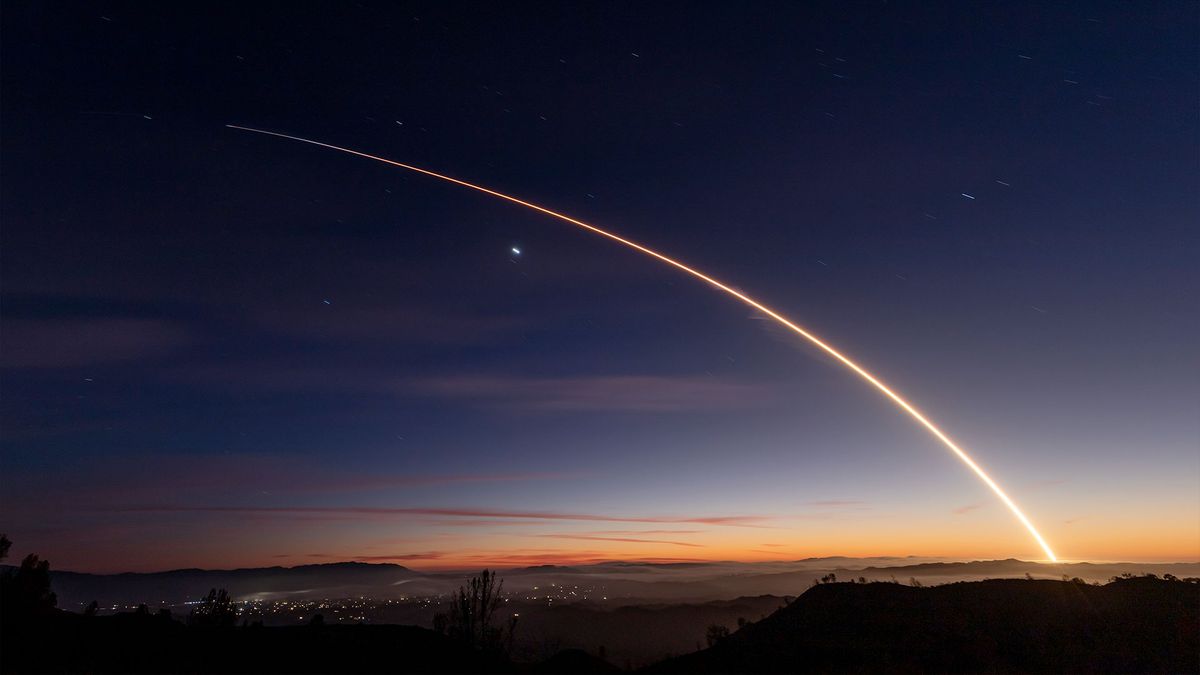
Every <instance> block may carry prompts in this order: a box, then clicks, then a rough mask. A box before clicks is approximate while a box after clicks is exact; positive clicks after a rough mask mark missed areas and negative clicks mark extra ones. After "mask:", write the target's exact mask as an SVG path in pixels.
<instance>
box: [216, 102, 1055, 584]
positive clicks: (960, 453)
mask: <svg viewBox="0 0 1200 675" xmlns="http://www.w3.org/2000/svg"><path fill="white" fill-rule="evenodd" d="M226 126H227V127H229V128H231V129H239V130H242V131H250V132H253V133H258V134H264V135H267V136H275V137H278V138H286V139H288V140H293V141H299V142H301V143H308V144H310V145H316V146H319V147H322V148H327V149H330V150H336V151H338V152H344V153H347V154H350V155H355V156H358V157H363V158H366V159H370V160H374V161H377V162H382V163H384V164H389V165H392V166H396V167H400V168H402V169H407V170H409V171H413V172H416V173H420V174H424V175H426V176H430V177H433V178H437V179H439V180H442V181H446V182H449V183H453V184H455V185H460V186H462V187H466V188H470V189H472V190H475V191H478V192H482V193H484V194H488V195H491V196H493V197H498V198H500V199H503V200H505V201H508V202H512V203H514V204H517V205H519V206H524V207H525V208H528V209H532V210H534V211H538V212H540V213H543V214H546V215H548V216H552V217H554V218H557V219H559V220H562V221H564V222H567V223H570V224H572V225H575V226H577V227H581V228H583V229H585V230H588V231H590V232H592V233H594V234H598V235H600V236H602V237H605V238H607V239H610V240H612V241H615V242H617V243H619V244H622V245H623V246H626V247H628V248H631V249H634V250H636V251H638V252H640V253H643V254H645V255H648V256H650V257H652V258H655V259H657V260H659V261H660V262H663V263H666V264H667V265H670V266H671V267H674V268H676V269H678V270H681V271H683V272H686V273H687V274H689V275H691V276H693V277H695V278H697V279H700V280H701V281H703V282H705V283H707V284H709V285H710V286H712V287H714V288H716V289H717V290H719V291H722V292H723V293H725V294H727V295H730V296H732V297H734V298H736V299H737V300H739V301H741V302H742V303H743V304H745V305H748V306H750V307H753V308H754V309H756V310H758V311H760V312H762V313H763V314H766V315H767V316H769V317H771V318H772V319H774V320H775V321H776V322H778V323H779V324H780V325H782V326H784V327H786V328H788V329H789V330H791V331H793V332H794V333H796V334H797V335H800V336H801V337H803V338H804V339H806V340H808V341H809V342H810V343H812V344H813V345H815V346H817V347H819V348H820V349H821V350H823V351H824V352H825V353H827V354H828V355H830V356H832V357H833V358H834V359H836V360H837V361H839V362H840V363H841V364H842V365H844V366H846V367H847V368H849V369H850V370H852V371H853V372H854V373H855V374H857V375H858V376H859V377H861V378H862V379H864V380H866V381H867V382H868V383H870V384H871V385H872V386H873V387H875V388H876V389H877V390H878V391H879V392H881V393H882V394H883V395H884V396H886V397H887V398H888V399H890V400H891V401H892V402H893V403H894V404H895V405H896V406H897V407H899V408H900V409H901V410H903V411H905V412H906V413H908V414H909V416H911V417H912V418H913V419H914V420H916V421H917V422H918V423H920V424H921V426H923V427H925V429H926V430H927V431H928V432H929V433H931V434H932V435H933V436H934V437H935V438H937V439H938V440H939V441H941V443H942V444H943V445H945V446H946V447H947V448H949V449H950V450H951V451H952V452H953V453H954V454H955V456H957V457H958V458H959V459H960V460H961V461H962V462H963V463H964V464H966V465H967V467H968V468H970V469H971V471H972V472H974V473H975V475H976V476H977V477H978V478H979V479H980V480H981V481H983V483H984V484H985V485H987V486H988V487H989V488H990V489H991V490H992V492H993V493H994V494H995V495H996V496H997V497H998V498H999V499H1000V501H1001V502H1003V503H1004V505H1005V506H1006V507H1008V510H1009V511H1011V512H1012V514H1013V516H1015V517H1016V519H1017V520H1018V521H1019V522H1020V523H1021V524H1022V525H1024V526H1025V529H1026V530H1028V532H1029V534H1030V535H1031V536H1032V537H1033V539H1034V540H1035V541H1036V542H1037V544H1038V545H1039V546H1040V547H1041V549H1042V551H1044V552H1045V554H1046V556H1047V558H1048V559H1049V560H1050V561H1057V560H1058V558H1057V557H1056V556H1055V554H1054V552H1053V551H1052V550H1051V549H1050V545H1049V544H1048V543H1047V542H1046V540H1045V539H1044V538H1043V537H1042V535H1041V534H1040V533H1039V532H1038V530H1037V528H1036V527H1034V525H1033V523H1032V522H1031V521H1030V520H1029V518H1028V517H1026V516H1025V514H1024V512H1022V511H1021V509H1020V507H1018V506H1017V504H1016V502H1014V501H1013V500H1012V499H1011V498H1010V497H1009V496H1008V494H1006V493H1005V492H1004V490H1003V489H1001V487H1000V486H999V485H998V484H997V483H996V482H995V481H994V480H992V478H991V477H990V476H988V474H987V473H986V472H985V471H984V470H983V468H982V467H980V466H979V465H978V464H977V463H976V462H975V461H974V460H973V459H971V457H970V456H968V455H967V453H966V451H964V450H963V449H962V448H960V447H959V446H958V445H957V444H956V443H954V441H952V440H951V439H950V438H949V437H948V436H947V435H946V434H945V433H944V432H942V430H941V429H939V428H938V427H937V426H935V425H934V424H933V422H931V421H930V420H929V419H928V418H926V417H925V415H923V414H922V413H921V412H920V411H918V410H917V409H916V407H914V406H913V405H912V404H910V403H909V402H908V401H906V400H904V399H903V398H901V397H900V395H899V394H897V393H895V392H894V391H893V390H892V389H890V388H889V387H888V386H886V385H885V384H884V383H883V382H882V381H880V380H879V379H878V378H876V377H875V376H873V375H872V374H871V373H869V372H867V371H866V370H865V369H863V368H862V367H861V366H859V365H858V364H857V363H855V362H854V361H852V360H850V359H849V358H848V357H846V356H844V355H843V354H842V353H841V352H839V351H837V350H836V349H834V348H833V347H832V346H830V345H829V344H826V343H825V342H824V341H822V340H821V339H819V338H817V337H816V336H815V335H813V334H812V333H810V332H808V331H807V330H805V329H804V328H801V327H800V326H799V325H797V324H795V323H793V322H792V321H791V320H789V319H787V318H786V317H784V316H783V315H781V314H779V313H778V312H776V311H775V310H773V309H771V308H770V307H767V306H766V305H764V304H762V303H761V302H759V301H757V300H755V299H753V298H751V297H750V296H748V295H745V294H744V293H742V292H740V291H737V290H735V289H734V288H732V287H730V286H727V285H726V284H724V283H722V282H720V281H718V280H716V279H714V278H713V277H710V276H708V275H706V274H704V273H703V272H700V271H698V270H695V269H693V268H691V267H688V266H687V265H685V264H683V263H681V262H679V261H677V260H675V259H673V258H670V257H668V256H666V255H663V254H662V253H659V252H657V251H655V250H653V249H650V248H647V247H645V246H642V245H641V244H638V243H637V242H634V241H631V240H629V239H625V238H623V237H621V236H618V235H616V234H613V233H611V232H608V231H606V230H603V229H601V228H599V227H596V226H594V225H590V224H588V223H585V222H583V221H581V220H577V219H575V218H572V217H570V216H567V215H564V214H561V213H558V212H556V211H552V210H550V209H548V208H546V207H543V206H538V205H537V204H533V203H531V202H527V201H524V200H522V199H518V198H516V197H512V196H510V195H506V194H504V193H501V192H497V191H495V190H491V189H488V188H485V187H482V186H479V185H475V184H473V183H468V182H466V181H463V180H459V179H457V178H453V177H450V176H446V175H443V174H440V173H436V172H433V171H430V170H428V169H422V168H420V167H416V166H412V165H409V164H402V163H400V162H397V161H394V160H390V159H386V158H383V157H378V156H375V155H370V154H367V153H364V152H359V151H357V150H350V149H348V148H343V147H339V146H336V145H330V144H328V143H321V142H319V141H313V140H309V139H307V138H300V137H298V136H289V135H287V134H281V133H276V132H273V131H264V130H261V129H253V128H250V127H243V126H237V125H234V124H227V125H226Z"/></svg>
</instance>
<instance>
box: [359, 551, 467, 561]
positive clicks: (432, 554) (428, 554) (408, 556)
mask: <svg viewBox="0 0 1200 675" xmlns="http://www.w3.org/2000/svg"><path fill="white" fill-rule="evenodd" d="M445 556H446V554H445V553H443V552H442V551H425V552H424V553H395V554H393V555H356V556H349V558H348V560H356V561H363V562H388V561H391V560H437V559H439V558H444V557H445Z"/></svg>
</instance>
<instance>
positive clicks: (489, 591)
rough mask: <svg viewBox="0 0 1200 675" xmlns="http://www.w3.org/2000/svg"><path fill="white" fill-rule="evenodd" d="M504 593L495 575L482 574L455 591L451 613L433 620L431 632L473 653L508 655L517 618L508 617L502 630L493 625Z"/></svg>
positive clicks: (500, 627)
mask: <svg viewBox="0 0 1200 675" xmlns="http://www.w3.org/2000/svg"><path fill="white" fill-rule="evenodd" d="M503 589H504V581H503V580H499V581H498V580H497V579H496V573H495V572H491V571H488V570H484V571H483V572H481V573H480V574H479V576H476V577H472V578H471V579H470V581H468V582H467V585H466V586H460V587H459V588H458V592H457V593H455V594H454V595H453V596H452V597H451V599H450V612H449V613H447V614H439V615H437V616H435V617H434V619H433V625H434V628H435V629H437V630H439V631H441V632H443V633H445V634H446V635H449V636H450V637H451V638H454V639H455V640H458V641H460V642H462V643H464V644H466V645H468V646H470V647H471V648H473V649H478V650H480V651H487V652H494V653H502V654H508V653H509V652H510V651H511V650H512V638H513V631H514V630H515V629H516V625H517V618H516V617H515V616H513V617H510V618H509V620H508V621H507V622H506V623H505V625H504V626H496V625H493V619H494V616H495V614H496V610H497V609H498V608H499V606H500V604H501V603H502V602H503V598H501V597H500V594H501V591H502V590H503Z"/></svg>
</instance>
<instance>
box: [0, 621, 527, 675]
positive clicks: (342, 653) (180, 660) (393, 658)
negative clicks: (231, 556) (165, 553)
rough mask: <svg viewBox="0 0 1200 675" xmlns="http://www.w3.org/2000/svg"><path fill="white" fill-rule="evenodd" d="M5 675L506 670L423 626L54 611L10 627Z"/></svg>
mask: <svg viewBox="0 0 1200 675" xmlns="http://www.w3.org/2000/svg"><path fill="white" fill-rule="evenodd" d="M3 641H4V648H3V650H2V652H0V670H2V671H3V672H6V673H14V672H15V673H26V672H48V673H50V672H58V673H62V672H90V673H164V672H171V673H480V672H508V671H510V670H511V667H510V666H509V665H508V664H507V662H504V661H500V660H496V659H489V658H486V657H484V656H482V655H480V654H478V653H476V652H473V651H471V650H469V649H466V648H465V647H463V646H462V645H460V644H458V643H456V642H454V641H452V640H450V639H449V638H447V637H446V636H444V635H441V634H440V633H435V632H433V631H430V630H426V629H424V628H417V627H415V626H362V625H359V626H289V627H272V628H263V627H250V628H244V627H242V628H228V629H197V628H194V627H188V626H185V625H183V624H182V623H179V622H177V621H172V620H170V619H169V618H166V617H160V616H154V615H150V614H145V615H141V614H131V613H126V614H117V615H113V616H93V617H89V616H82V615H78V614H70V613H66V612H55V613H53V614H51V615H49V616H46V617H42V618H39V619H36V620H26V621H22V622H19V623H10V624H7V625H5V626H4V635H3Z"/></svg>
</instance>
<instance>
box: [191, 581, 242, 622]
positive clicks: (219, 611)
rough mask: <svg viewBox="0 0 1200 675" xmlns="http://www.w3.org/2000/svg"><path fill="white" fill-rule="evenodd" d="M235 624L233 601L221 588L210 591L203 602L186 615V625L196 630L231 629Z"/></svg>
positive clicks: (235, 614)
mask: <svg viewBox="0 0 1200 675" xmlns="http://www.w3.org/2000/svg"><path fill="white" fill-rule="evenodd" d="M236 623H237V612H236V611H235V610H234V608H233V599H232V598H230V597H229V593H228V592H227V591H226V590H225V589H224V588H222V589H221V590H220V591H217V589H215V588H214V589H211V590H210V591H209V592H208V595H206V596H204V600H203V601H201V603H200V604H199V605H198V606H197V607H196V608H195V609H193V610H192V613H191V614H189V615H188V625H189V626H195V627H197V628H232V627H233V626H234V625H235V624H236Z"/></svg>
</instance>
